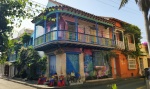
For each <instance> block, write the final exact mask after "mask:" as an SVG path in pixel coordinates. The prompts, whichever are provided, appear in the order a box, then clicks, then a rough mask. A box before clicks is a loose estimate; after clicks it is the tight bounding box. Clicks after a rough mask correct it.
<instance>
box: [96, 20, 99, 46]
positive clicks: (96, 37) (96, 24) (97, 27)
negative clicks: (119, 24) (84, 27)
mask: <svg viewBox="0 0 150 89" xmlns="http://www.w3.org/2000/svg"><path fill="white" fill-rule="evenodd" d="M96 38H97V44H99V37H98V24H97V22H96Z"/></svg>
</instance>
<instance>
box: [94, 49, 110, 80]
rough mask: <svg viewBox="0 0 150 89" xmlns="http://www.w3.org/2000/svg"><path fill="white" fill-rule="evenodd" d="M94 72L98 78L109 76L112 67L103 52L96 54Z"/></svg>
mask: <svg viewBox="0 0 150 89" xmlns="http://www.w3.org/2000/svg"><path fill="white" fill-rule="evenodd" d="M93 62H94V70H95V71H96V76H97V78H102V77H106V76H108V75H109V72H110V67H109V63H108V61H107V57H106V55H104V53H103V52H94V58H93Z"/></svg>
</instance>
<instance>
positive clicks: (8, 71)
mask: <svg viewBox="0 0 150 89" xmlns="http://www.w3.org/2000/svg"><path fill="white" fill-rule="evenodd" d="M25 32H26V33H28V34H30V35H31V39H30V41H29V44H28V45H27V46H30V45H33V30H31V29H27V28H23V29H22V30H20V31H19V33H18V37H17V38H14V39H12V40H19V39H20V37H21V36H22V35H23V34H24V33H25ZM20 46H21V45H20ZM12 50H14V47H13V48H11V49H10V51H11V52H10V54H9V55H8V56H9V57H8V60H7V62H6V63H5V65H4V76H7V77H14V75H15V74H16V73H17V70H16V68H15V66H14V63H15V62H16V59H17V57H18V55H17V54H16V52H15V51H12Z"/></svg>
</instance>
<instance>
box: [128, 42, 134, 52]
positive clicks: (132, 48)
mask: <svg viewBox="0 0 150 89" xmlns="http://www.w3.org/2000/svg"><path fill="white" fill-rule="evenodd" d="M128 50H130V51H136V48H135V44H134V43H128Z"/></svg>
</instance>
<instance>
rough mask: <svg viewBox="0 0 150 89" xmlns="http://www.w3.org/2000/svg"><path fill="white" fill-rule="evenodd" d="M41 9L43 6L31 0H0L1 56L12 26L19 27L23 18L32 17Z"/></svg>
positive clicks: (5, 47)
mask: <svg viewBox="0 0 150 89" xmlns="http://www.w3.org/2000/svg"><path fill="white" fill-rule="evenodd" d="M41 11H43V8H42V7H41V6H40V5H38V4H36V3H34V2H33V1H31V0H30V1H29V0H1V1H0V52H2V56H3V55H4V54H5V53H6V52H7V51H8V48H9V47H8V38H9V36H10V35H11V31H12V29H13V27H15V26H17V27H19V26H20V25H21V22H22V20H23V19H26V18H28V19H29V18H31V19H32V18H33V17H35V15H36V14H38V13H40V12H41ZM4 58H5V57H4ZM6 58H7V57H6ZM5 60H6V59H5Z"/></svg>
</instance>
